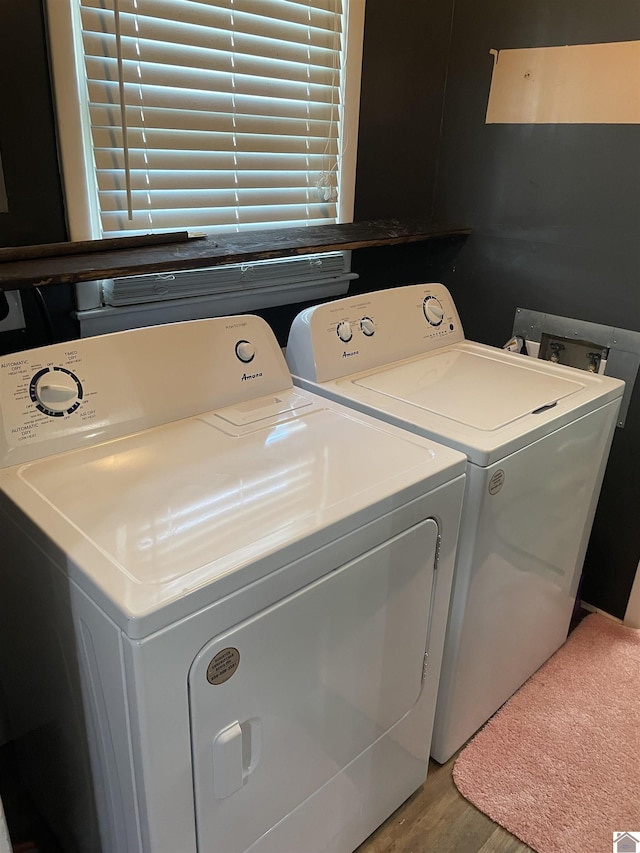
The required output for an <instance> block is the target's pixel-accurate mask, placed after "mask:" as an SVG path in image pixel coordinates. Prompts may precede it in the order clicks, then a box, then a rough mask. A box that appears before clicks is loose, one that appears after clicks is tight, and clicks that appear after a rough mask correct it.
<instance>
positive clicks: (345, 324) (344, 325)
mask: <svg viewBox="0 0 640 853" xmlns="http://www.w3.org/2000/svg"><path fill="white" fill-rule="evenodd" d="M336 332H337V333H338V337H339V338H340V340H341V341H342V342H343V343H345V344H346V343H348V342H349V341H350V340H351V338H352V337H353V332H352V331H351V323H349V321H348V320H342V321H341V322H340V323H338V326H337V328H336Z"/></svg>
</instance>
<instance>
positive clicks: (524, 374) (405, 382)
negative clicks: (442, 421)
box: [354, 348, 585, 432]
mask: <svg viewBox="0 0 640 853" xmlns="http://www.w3.org/2000/svg"><path fill="white" fill-rule="evenodd" d="M354 384H355V385H359V386H361V387H362V388H367V389H369V390H371V391H376V392H377V393H379V394H383V395H385V396H386V397H390V398H392V399H395V400H399V401H402V402H404V403H410V404H411V405H412V406H416V407H418V408H420V409H424V410H425V411H427V412H431V413H433V414H436V415H439V416H441V417H443V418H447V419H448V420H452V421H456V422H457V423H460V424H463V425H464V426H467V427H471V428H473V429H479V430H483V431H487V432H490V431H494V430H498V429H500V428H502V427H505V426H507V425H508V424H510V423H513V422H515V421H518V420H519V419H521V418H523V417H525V416H527V415H530V414H531V413H533V412H536V411H539V410H541V409H544V408H546V407H548V406H553V405H554V404H555V403H557V402H558V401H559V400H561V399H563V398H565V397H568V396H570V395H571V394H575V393H577V392H578V391H582V390H583V389H584V387H585V386H584V384H582V383H580V382H574V381H572V380H569V379H565V378H563V377H559V376H552V375H550V374H548V373H544V372H541V371H539V370H532V369H531V368H529V367H527V366H526V365H524V364H523V365H521V364H514V363H508V362H504V361H502V360H500V359H499V358H497V357H494V356H489V355H484V354H482V355H481V354H479V353H474V352H467V351H464V350H460V349H455V348H453V349H450V350H447V351H445V352H441V353H436V354H434V355H429V356H426V357H424V358H419V359H416V360H414V361H411V362H408V363H406V362H405V363H404V364H399V365H396V366H395V367H387V368H385V369H384V370H382V371H379V372H376V373H371V374H369V375H367V376H363V377H361V378H359V379H356V380H354Z"/></svg>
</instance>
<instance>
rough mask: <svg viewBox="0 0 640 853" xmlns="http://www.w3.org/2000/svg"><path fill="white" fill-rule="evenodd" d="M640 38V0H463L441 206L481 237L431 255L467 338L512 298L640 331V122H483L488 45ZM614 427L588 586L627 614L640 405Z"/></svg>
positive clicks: (499, 320)
mask: <svg viewBox="0 0 640 853" xmlns="http://www.w3.org/2000/svg"><path fill="white" fill-rule="evenodd" d="M639 38H640V3H639V2H638V0H616V2H615V3H611V2H609V0H562V2H558V0H536V2H530V3H522V2H513V0H456V5H455V16H454V28H453V37H452V47H451V56H450V60H449V68H448V71H449V73H448V82H447V91H446V101H445V103H446V107H445V118H444V124H443V134H442V140H441V146H440V158H439V169H438V178H437V186H436V193H435V202H434V215H435V216H437V217H439V218H444V219H447V218H450V219H454V220H458V221H464V222H466V224H468V225H469V226H471V227H472V228H473V235H472V237H470V238H469V240H468V241H467V242H466V243H465V245H464V246H463V247H462V249H461V251H460V252H459V254H458V256H457V257H456V258H455V260H454V261H453V262H452V261H451V260H450V259H443V260H442V263H440V264H437V263H436V265H435V267H434V270H433V272H434V275H435V276H439V277H441V278H442V279H443V280H444V282H445V283H446V284H447V285H448V286H449V287H450V288H451V290H452V291H453V294H454V297H455V299H456V303H457V305H458V308H459V310H460V314H461V317H462V321H463V324H464V326H465V331H466V333H467V336H468V337H470V338H475V339H477V340H481V341H484V342H487V343H490V344H495V345H501V344H502V343H503V342H504V341H505V340H507V339H508V338H509V336H510V333H511V329H512V325H513V318H514V314H515V310H516V308H517V307H518V306H521V307H525V308H530V309H534V310H537V311H545V312H549V313H553V314H560V315H564V316H568V317H576V318H580V319H583V320H589V321H592V322H596V323H604V324H607V325H612V326H620V327H623V328H628V329H633V330H640V296H639V293H638V290H639V284H640V126H638V125H600V126H597V125H555V126H554V125H538V126H534V125H486V124H485V123H484V120H485V111H486V106H487V98H488V93H489V86H490V82H491V71H492V64H493V59H492V57H491V56H490V55H489V51H490V50H491V49H504V48H519V47H540V46H553V45H564V44H580V43H592V42H606V41H626V40H633V39H639ZM639 396H640V394H639V393H638V391H636V394H635V396H634V399H633V402H632V406H631V410H630V411H629V416H628V419H627V424H626V426H625V428H624V430H616V436H615V439H614V446H613V450H612V454H611V459H610V463H609V468H608V471H607V476H606V480H605V484H604V488H603V492H602V498H601V501H600V505H599V509H598V513H597V517H596V522H595V525H594V530H593V534H592V538H591V544H590V548H589V552H588V555H587V561H586V567H585V579H584V587H583V598H584V599H585V600H586V601H588V602H590V603H591V604H594V605H596V606H598V607H601V608H602V609H604V610H606V611H608V612H609V613H612V614H614V615H616V616H619V617H621V616H623V615H624V609H625V606H626V602H627V599H628V593H629V590H630V587H631V583H632V580H633V577H634V574H635V570H636V566H637V564H638V559H639V557H640V525H639V524H638V522H637V511H638V506H639V503H640V502H639V501H638V483H639V482H640V443H639V442H638V435H639V429H640V404H639V401H638V397H639Z"/></svg>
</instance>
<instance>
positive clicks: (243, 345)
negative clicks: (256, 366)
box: [236, 341, 256, 364]
mask: <svg viewBox="0 0 640 853" xmlns="http://www.w3.org/2000/svg"><path fill="white" fill-rule="evenodd" d="M255 354H256V348H255V347H254V345H253V344H252V343H251V341H238V343H237V344H236V355H237V356H238V358H239V359H240V361H242V362H244V363H245V364H248V363H249V362H250V361H253V359H254V357H255Z"/></svg>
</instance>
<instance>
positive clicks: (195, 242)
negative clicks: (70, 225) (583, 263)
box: [0, 219, 471, 290]
mask: <svg viewBox="0 0 640 853" xmlns="http://www.w3.org/2000/svg"><path fill="white" fill-rule="evenodd" d="M470 233H471V229H469V228H464V227H456V226H454V227H438V226H434V225H433V224H431V223H428V222H426V221H424V220H399V219H387V220H374V221H370V222H354V223H349V224H345V225H317V226H313V227H310V228H304V227H303V228H278V229H269V230H260V231H245V232H242V233H229V234H217V235H215V236H213V237H200V238H191V237H189V235H187V233H186V232H184V237H182V238H180V239H181V241H180V242H166V243H165V242H163V243H158V242H157V241H158V239H161V238H159V236H158V235H154V237H153V243H152V244H151V245H145V246H139V245H136V246H135V247H131V245H130V244H129V245H128V246H127V247H126V248H108V249H106V250H105V249H104V248H103V246H104V247H106V246H113V245H114V244H115V245H118V244H117V241H114V240H105V241H91V243H90V244H74V243H72V244H50V245H49V246H48V247H47V246H38V247H24V251H23V253H22V254H24V255H27V257H26V258H24V259H21V260H15V257H16V256H17V257H19V256H20V250H19V249H16V250H9V249H6V250H3V249H0V290H20V289H23V288H28V287H36V286H38V287H40V286H43V285H57V284H73V283H75V282H79V281H95V280H96V279H102V278H117V277H119V276H127V275H141V274H143V273H156V272H169V271H172V270H174V271H175V270H187V269H202V268H204V267H213V266H219V265H221V264H234V263H243V262H249V261H263V260H270V259H273V258H284V257H291V256H294V255H306V254H311V253H313V252H329V251H333V250H339V249H342V250H346V249H363V248H369V247H374V246H393V245H398V244H401V243H415V242H419V241H424V240H434V239H440V238H446V237H462V236H466V235H467V234H470ZM170 236H171V235H168V239H169V237H170ZM127 239H128V238H125V241H126V240H127ZM174 239H175V236H174ZM125 241H123V242H125ZM89 246H90V248H91V251H87V248H88V247H89ZM33 255H36V256H35V257H34V256H33Z"/></svg>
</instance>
